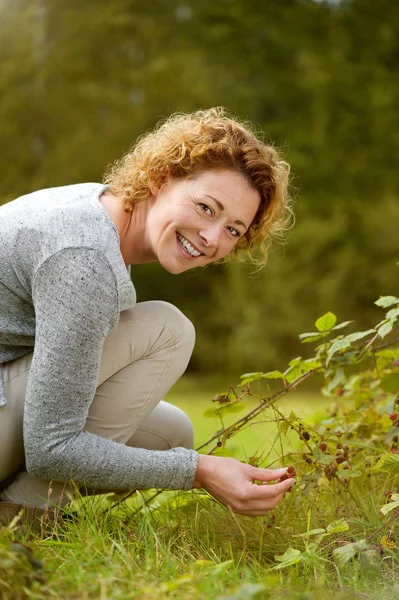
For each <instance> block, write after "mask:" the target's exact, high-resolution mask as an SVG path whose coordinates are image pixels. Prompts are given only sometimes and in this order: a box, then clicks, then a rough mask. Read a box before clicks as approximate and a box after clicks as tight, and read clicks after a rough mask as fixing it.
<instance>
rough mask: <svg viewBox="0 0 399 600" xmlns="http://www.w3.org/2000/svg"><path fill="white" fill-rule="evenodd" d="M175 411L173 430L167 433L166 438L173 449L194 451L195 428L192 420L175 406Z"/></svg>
mask: <svg viewBox="0 0 399 600" xmlns="http://www.w3.org/2000/svg"><path fill="white" fill-rule="evenodd" d="M173 409H174V410H173V413H174V414H173V428H172V429H171V430H170V431H168V432H166V435H165V437H166V438H167V440H168V442H169V445H170V447H171V448H187V449H188V450H192V449H193V448H194V427H193V424H192V422H191V419H190V418H189V417H188V415H186V413H185V412H184V411H183V410H181V409H180V408H178V407H177V406H174V407H173Z"/></svg>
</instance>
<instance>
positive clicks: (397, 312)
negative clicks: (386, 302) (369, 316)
mask: <svg viewBox="0 0 399 600" xmlns="http://www.w3.org/2000/svg"><path fill="white" fill-rule="evenodd" d="M398 316H399V308H391V310H389V311H388V312H387V314H386V318H387V319H396V318H397V317H398Z"/></svg>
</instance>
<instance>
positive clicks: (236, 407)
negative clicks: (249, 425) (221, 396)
mask: <svg viewBox="0 0 399 600" xmlns="http://www.w3.org/2000/svg"><path fill="white" fill-rule="evenodd" d="M246 407H247V405H246V404H242V402H234V403H231V404H222V405H221V406H218V407H217V408H207V409H206V411H205V412H203V416H204V417H205V418H206V419H212V418H215V417H217V418H219V417H220V415H225V414H226V413H233V414H234V413H239V412H241V411H242V410H244V409H245V408H246Z"/></svg>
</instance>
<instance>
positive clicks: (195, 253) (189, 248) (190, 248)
mask: <svg viewBox="0 0 399 600" xmlns="http://www.w3.org/2000/svg"><path fill="white" fill-rule="evenodd" d="M176 238H177V243H178V245H179V248H180V249H181V250H182V251H183V252H184V255H185V256H188V257H190V258H199V257H200V256H203V255H204V253H203V252H201V251H200V250H198V248H196V247H195V246H194V244H192V243H191V242H190V241H189V240H188V239H187V238H186V237H184V235H182V234H181V233H180V232H179V231H177V232H176Z"/></svg>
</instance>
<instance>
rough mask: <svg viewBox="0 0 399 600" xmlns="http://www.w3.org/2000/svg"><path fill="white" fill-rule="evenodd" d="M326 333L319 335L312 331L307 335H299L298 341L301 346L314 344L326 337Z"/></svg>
mask: <svg viewBox="0 0 399 600" xmlns="http://www.w3.org/2000/svg"><path fill="white" fill-rule="evenodd" d="M326 335H327V334H326V333H320V332H318V331H313V332H309V333H300V334H299V339H300V340H301V342H302V343H303V344H307V343H310V342H316V341H317V340H321V339H323V338H325V337H326Z"/></svg>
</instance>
